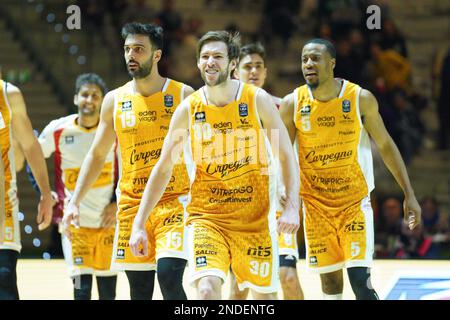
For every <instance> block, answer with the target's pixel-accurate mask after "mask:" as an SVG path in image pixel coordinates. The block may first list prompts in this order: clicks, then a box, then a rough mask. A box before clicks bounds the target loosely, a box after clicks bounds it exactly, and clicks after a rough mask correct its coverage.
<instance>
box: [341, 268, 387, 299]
mask: <svg viewBox="0 0 450 320" xmlns="http://www.w3.org/2000/svg"><path fill="white" fill-rule="evenodd" d="M347 273H348V279H349V281H350V284H351V286H352V289H353V293H354V294H355V297H356V300H379V298H378V295H377V293H376V292H375V290H374V289H373V287H372V283H371V281H370V270H369V268H366V267H353V268H348V269H347Z"/></svg>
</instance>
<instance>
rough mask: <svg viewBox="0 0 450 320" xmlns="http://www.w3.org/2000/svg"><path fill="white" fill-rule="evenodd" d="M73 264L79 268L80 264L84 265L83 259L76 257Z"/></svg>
mask: <svg viewBox="0 0 450 320" xmlns="http://www.w3.org/2000/svg"><path fill="white" fill-rule="evenodd" d="M73 263H74V264H75V265H77V266H79V265H80V264H83V257H75V258H74V259H73Z"/></svg>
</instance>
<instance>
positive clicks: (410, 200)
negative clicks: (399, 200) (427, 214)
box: [403, 195, 422, 230]
mask: <svg viewBox="0 0 450 320" xmlns="http://www.w3.org/2000/svg"><path fill="white" fill-rule="evenodd" d="M403 220H404V221H405V223H407V224H408V227H409V230H413V229H414V228H415V227H416V226H418V225H419V224H420V223H421V221H422V208H421V207H420V205H419V203H418V202H417V199H416V197H415V196H414V195H412V196H406V197H405V200H404V201H403Z"/></svg>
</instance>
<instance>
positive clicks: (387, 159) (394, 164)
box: [379, 139, 414, 196]
mask: <svg viewBox="0 0 450 320" xmlns="http://www.w3.org/2000/svg"><path fill="white" fill-rule="evenodd" d="M379 151H380V154H381V157H382V159H383V161H384V163H385V165H386V167H387V168H388V169H389V171H390V172H391V173H392V175H393V176H394V178H395V180H396V181H397V183H398V184H399V186H400V188H401V189H402V190H403V193H404V194H405V196H413V195H414V190H413V188H412V186H411V182H410V180H409V176H408V172H407V171H406V166H405V162H404V161H403V159H402V156H401V154H400V151H399V150H398V148H397V146H396V145H395V143H394V141H393V140H392V139H389V141H387V142H386V143H385V144H384V145H383V146H381V147H380V148H379Z"/></svg>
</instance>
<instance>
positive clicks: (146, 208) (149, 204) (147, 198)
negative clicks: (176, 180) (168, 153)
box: [134, 162, 173, 226]
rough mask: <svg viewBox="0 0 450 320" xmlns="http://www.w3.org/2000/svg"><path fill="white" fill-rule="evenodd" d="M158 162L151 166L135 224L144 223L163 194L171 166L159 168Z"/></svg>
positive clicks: (142, 224) (168, 179)
mask: <svg viewBox="0 0 450 320" xmlns="http://www.w3.org/2000/svg"><path fill="white" fill-rule="evenodd" d="M158 164H161V162H158ZM158 164H156V166H155V167H154V168H153V171H152V174H151V175H150V178H149V179H148V181H147V185H146V186H145V190H144V194H143V195H142V200H141V204H140V205H139V209H138V213H137V215H136V218H135V221H134V223H135V224H136V225H140V226H144V225H145V222H146V221H147V219H148V217H149V215H150V213H151V211H152V210H153V208H154V207H155V206H156V204H157V203H158V201H159V199H161V197H162V195H163V194H164V191H165V190H166V187H167V185H168V184H169V181H170V177H171V176H172V168H173V166H170V170H169V168H161V167H162V166H160V165H158Z"/></svg>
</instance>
